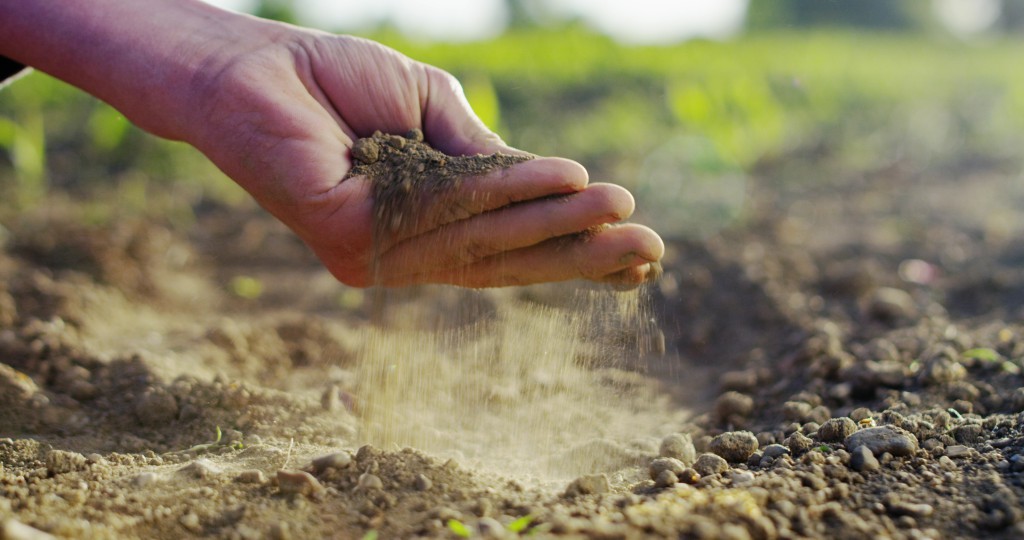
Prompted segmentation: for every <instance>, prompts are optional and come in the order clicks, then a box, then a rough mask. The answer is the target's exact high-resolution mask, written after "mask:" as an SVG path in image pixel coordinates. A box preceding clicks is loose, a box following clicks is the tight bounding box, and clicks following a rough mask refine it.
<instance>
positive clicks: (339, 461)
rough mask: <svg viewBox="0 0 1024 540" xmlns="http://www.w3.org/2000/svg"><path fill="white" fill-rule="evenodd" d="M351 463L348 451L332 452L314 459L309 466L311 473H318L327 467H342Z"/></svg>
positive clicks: (321, 472)
mask: <svg viewBox="0 0 1024 540" xmlns="http://www.w3.org/2000/svg"><path fill="white" fill-rule="evenodd" d="M351 463H352V456H351V455H350V454H349V453H348V452H334V453H331V454H327V455H324V456H320V457H318V458H316V459H314V460H313V462H312V464H311V466H312V468H313V474H316V475H320V474H323V473H324V471H326V470H327V469H344V468H345V467H348V466H349V465H350V464H351Z"/></svg>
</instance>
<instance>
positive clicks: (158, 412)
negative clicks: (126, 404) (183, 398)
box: [135, 388, 178, 427]
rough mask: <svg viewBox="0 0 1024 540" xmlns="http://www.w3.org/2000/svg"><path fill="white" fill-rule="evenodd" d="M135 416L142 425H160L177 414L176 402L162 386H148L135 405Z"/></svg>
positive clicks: (171, 419)
mask: <svg viewBox="0 0 1024 540" xmlns="http://www.w3.org/2000/svg"><path fill="white" fill-rule="evenodd" d="M135 416H136V417H137V418H138V419H139V422H141V423H142V425H144V426H154V427H155V426H161V425H164V424H166V423H168V422H171V421H173V420H174V419H175V418H177V416H178V402H177V401H176V400H175V399H174V396H173V395H171V394H170V393H169V392H167V391H166V390H164V389H163V388H149V389H147V390H146V391H145V393H143V394H142V396H140V398H139V401H138V403H137V404H136V405H135Z"/></svg>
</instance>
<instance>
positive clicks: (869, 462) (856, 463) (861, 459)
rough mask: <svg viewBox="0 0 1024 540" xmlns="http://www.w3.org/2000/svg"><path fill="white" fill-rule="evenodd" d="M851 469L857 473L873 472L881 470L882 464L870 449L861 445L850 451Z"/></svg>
mask: <svg viewBox="0 0 1024 540" xmlns="http://www.w3.org/2000/svg"><path fill="white" fill-rule="evenodd" d="M850 467H851V468H853V470H855V471H857V472H871V471H877V470H878V469H879V468H881V464H879V463H878V460H877V459H875V454H873V453H872V452H871V449H870V448H868V447H867V446H864V445H861V446H858V447H857V448H855V449H853V450H851V451H850Z"/></svg>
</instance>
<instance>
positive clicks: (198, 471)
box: [178, 458, 224, 480]
mask: <svg viewBox="0 0 1024 540" xmlns="http://www.w3.org/2000/svg"><path fill="white" fill-rule="evenodd" d="M178 472H179V473H180V474H183V475H185V476H186V477H189V478H196V479H199V480H205V479H207V478H213V477H215V476H219V475H220V474H221V473H223V472H224V471H223V470H221V468H220V467H218V466H217V465H215V464H214V463H213V462H212V461H210V460H208V459H202V458H200V459H197V460H195V461H193V462H192V463H189V464H188V465H185V466H184V467H182V468H180V469H178Z"/></svg>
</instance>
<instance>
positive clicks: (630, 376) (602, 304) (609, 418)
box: [357, 287, 680, 483]
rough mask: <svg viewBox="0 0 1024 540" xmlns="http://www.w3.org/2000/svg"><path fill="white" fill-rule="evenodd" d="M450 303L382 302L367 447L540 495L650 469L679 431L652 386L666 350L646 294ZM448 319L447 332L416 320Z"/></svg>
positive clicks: (366, 374)
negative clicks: (507, 477) (469, 471)
mask: <svg viewBox="0 0 1024 540" xmlns="http://www.w3.org/2000/svg"><path fill="white" fill-rule="evenodd" d="M567 289H571V287H567ZM444 292H445V293H446V294H449V295H456V298H455V300H454V301H449V302H448V306H447V307H444V306H437V305H430V306H423V305H419V306H417V305H416V303H415V302H413V303H410V302H408V301H406V302H401V303H393V302H390V301H389V300H388V298H387V293H382V294H380V295H378V298H377V300H376V302H377V303H378V305H377V306H376V307H377V309H378V316H377V321H376V324H375V325H374V328H373V330H372V331H371V335H370V336H369V337H368V339H367V340H366V342H365V347H364V348H363V350H362V352H361V358H360V360H359V366H360V367H359V374H358V381H359V387H360V388H359V389H358V394H357V395H359V396H360V398H361V400H362V416H363V426H362V437H361V438H362V439H363V440H364V441H366V442H369V443H371V444H374V445H377V446H379V447H382V448H391V449H394V448H398V447H405V446H410V447H413V448H418V449H421V450H424V451H427V452H429V453H432V454H435V455H439V456H443V457H455V458H456V459H458V460H459V461H460V462H463V463H467V464H469V465H475V466H477V467H481V468H485V469H489V470H493V471H497V472H503V473H515V474H516V476H517V478H523V477H524V475H525V476H527V477H528V478H526V480H527V481H529V480H530V479H533V480H536V481H538V482H541V483H543V482H550V481H560V480H563V479H565V478H570V477H574V476H576V475H580V474H587V473H592V472H610V471H614V470H616V469H619V468H621V467H624V466H628V465H632V464H636V463H639V462H641V461H642V460H643V457H644V456H650V453H651V452H652V450H653V451H654V452H656V451H657V437H659V436H661V435H664V434H665V432H667V431H672V428H673V426H674V425H678V424H677V423H676V422H675V421H677V420H678V417H679V414H680V411H678V410H673V409H672V407H671V404H670V403H669V400H668V398H667V397H665V396H664V395H662V394H660V393H659V392H657V390H656V388H655V387H654V385H653V384H652V382H651V381H649V380H648V379H647V378H646V377H644V375H643V373H642V371H643V369H642V362H641V359H642V358H643V356H644V354H645V352H647V349H650V348H651V344H652V343H654V346H655V347H657V343H656V342H657V340H658V338H659V337H660V332H658V330H657V327H656V325H655V324H654V323H653V320H652V319H651V314H650V310H649V309H648V308H647V303H646V301H645V295H644V294H642V292H640V291H632V292H617V291H612V290H609V289H600V290H598V289H585V290H584V289H581V290H578V291H575V292H569V293H563V296H565V295H566V294H567V295H568V298H563V299H562V300H561V301H559V302H547V303H538V302H531V301H526V300H520V299H515V298H513V297H511V296H510V295H507V294H506V295H501V294H496V295H493V296H490V297H488V296H486V295H487V294H489V293H488V292H476V291H467V290H461V289H450V288H448V289H446V290H445V291H444ZM431 298H435V295H434V294H430V293H428V294H423V295H422V296H421V301H422V299H427V302H428V303H429V302H430V301H431V300H429V299H431ZM453 306H454V307H453ZM438 312H440V313H441V314H442V316H441V319H442V320H444V321H447V322H445V323H444V324H423V319H424V318H428V317H424V316H421V315H418V314H430V313H433V314H435V316H436V314H437V313H438ZM453 320H462V321H466V322H465V323H464V324H454V325H453V324H451V323H450V321H453ZM673 416H675V417H676V418H673Z"/></svg>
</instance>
